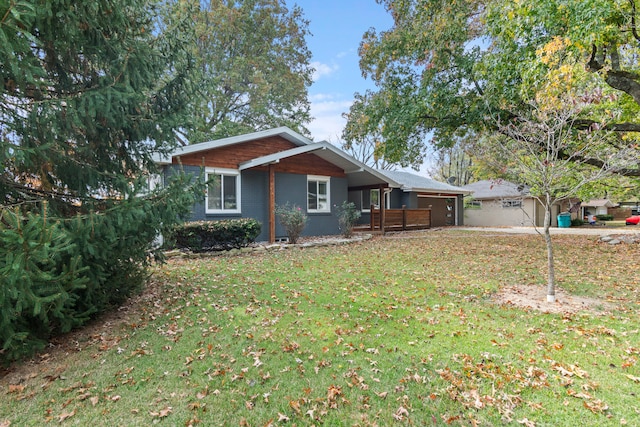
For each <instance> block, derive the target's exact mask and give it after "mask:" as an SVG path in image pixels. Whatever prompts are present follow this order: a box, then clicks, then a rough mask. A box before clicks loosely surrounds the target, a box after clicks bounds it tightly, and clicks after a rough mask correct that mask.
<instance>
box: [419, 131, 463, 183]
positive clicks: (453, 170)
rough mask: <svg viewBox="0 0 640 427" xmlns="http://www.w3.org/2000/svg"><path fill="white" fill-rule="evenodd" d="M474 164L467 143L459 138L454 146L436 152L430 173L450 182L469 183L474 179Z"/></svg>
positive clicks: (435, 177)
mask: <svg viewBox="0 0 640 427" xmlns="http://www.w3.org/2000/svg"><path fill="white" fill-rule="evenodd" d="M473 165H474V162H473V158H472V156H471V155H470V154H469V153H468V150H467V143H466V142H465V141H463V140H459V141H457V142H456V144H455V145H454V146H452V147H444V148H441V149H439V150H437V151H436V152H435V153H434V156H433V161H432V163H431V167H430V168H429V174H430V175H431V176H432V177H433V178H434V179H437V180H440V181H443V182H448V183H449V184H453V185H467V184H469V183H471V182H472V181H474V174H473V169H472V168H473Z"/></svg>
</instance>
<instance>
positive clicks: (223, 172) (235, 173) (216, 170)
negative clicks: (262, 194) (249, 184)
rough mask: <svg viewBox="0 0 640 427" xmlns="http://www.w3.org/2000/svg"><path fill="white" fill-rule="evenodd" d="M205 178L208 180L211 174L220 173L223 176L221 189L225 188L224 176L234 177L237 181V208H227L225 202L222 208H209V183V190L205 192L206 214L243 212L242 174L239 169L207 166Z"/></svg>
mask: <svg viewBox="0 0 640 427" xmlns="http://www.w3.org/2000/svg"><path fill="white" fill-rule="evenodd" d="M204 174H205V180H206V181H208V180H209V179H210V178H209V176H210V175H218V176H222V177H223V178H222V185H221V186H220V189H221V191H222V190H223V189H224V179H225V178H224V177H225V176H227V177H233V178H235V181H236V208H235V209H225V208H224V203H223V204H222V209H209V186H208V185H207V191H206V192H205V197H204V211H205V213H206V214H218V215H220V214H238V213H242V206H241V200H242V198H241V195H242V194H241V185H240V184H241V175H240V171H239V170H237V169H224V168H205V171H204Z"/></svg>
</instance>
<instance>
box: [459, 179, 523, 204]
mask: <svg viewBox="0 0 640 427" xmlns="http://www.w3.org/2000/svg"><path fill="white" fill-rule="evenodd" d="M462 188H463V189H465V190H469V191H471V192H473V198H474V199H503V198H508V197H530V195H529V187H527V186H526V185H517V184H514V183H512V182H509V181H505V180H502V179H499V180H490V179H485V180H483V181H478V182H474V183H472V184H467V185H464V186H462Z"/></svg>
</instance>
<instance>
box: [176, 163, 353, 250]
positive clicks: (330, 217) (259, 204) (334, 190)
mask: <svg viewBox="0 0 640 427" xmlns="http://www.w3.org/2000/svg"><path fill="white" fill-rule="evenodd" d="M177 168H178V166H167V167H165V169H164V179H165V180H166V179H167V178H168V177H169V176H171V175H172V174H173V173H175V171H176V170H177ZM182 168H183V170H184V172H185V173H187V174H192V175H193V176H194V177H198V176H199V175H200V168H199V167H195V166H184V167H182ZM275 179H276V205H278V206H279V205H284V204H286V203H287V202H289V204H292V205H293V204H295V205H297V206H300V207H301V208H302V209H303V210H305V211H306V209H307V175H297V174H290V173H276V175H275ZM240 180H241V190H240V191H241V201H240V209H241V211H242V213H237V214H226V215H225V214H222V215H221V214H207V213H205V205H204V202H205V198H204V195H203V196H202V198H201V199H200V200H199V201H197V202H196V203H195V205H194V206H193V208H192V210H191V218H190V220H191V221H216V220H222V219H232V218H254V219H256V220H258V221H260V223H261V224H262V231H261V233H260V235H259V236H258V237H257V239H256V240H257V241H266V240H269V176H268V173H267V172H265V171H243V172H242V173H241V178H240ZM329 191H330V193H329V197H330V203H331V212H329V213H308V214H307V216H308V217H309V220H308V222H307V226H306V227H305V229H304V230H303V232H302V235H303V236H320V235H333V234H339V233H340V229H339V227H338V218H337V217H336V210H335V205H340V204H342V202H343V201H344V200H347V179H346V178H334V177H332V178H331V187H330V190H329ZM286 235H287V234H286V232H285V231H284V228H283V227H282V225H281V224H280V222H279V221H278V220H277V219H276V238H284V237H286Z"/></svg>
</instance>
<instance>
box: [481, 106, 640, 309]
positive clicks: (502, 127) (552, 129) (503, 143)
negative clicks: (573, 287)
mask: <svg viewBox="0 0 640 427" xmlns="http://www.w3.org/2000/svg"><path fill="white" fill-rule="evenodd" d="M557 101H559V102H555V103H548V102H532V103H531V104H530V106H531V114H530V115H529V116H528V117H526V118H525V117H519V118H518V119H516V120H514V121H511V122H509V123H504V122H500V121H498V120H496V123H497V128H498V130H499V133H500V136H499V137H497V138H496V140H494V141H492V142H491V143H487V142H486V141H485V143H484V144H482V145H480V144H479V145H478V147H476V155H477V156H479V157H481V158H482V160H483V161H485V162H487V163H488V164H494V165H495V164H496V162H500V165H499V166H500V168H501V169H502V170H504V171H505V172H506V174H507V175H509V176H510V177H511V178H513V179H515V180H517V182H519V183H522V184H526V185H528V186H529V190H530V193H531V196H532V197H534V198H535V199H536V200H538V202H540V203H541V204H542V206H543V207H544V210H545V216H544V227H543V233H542V234H543V236H544V240H545V242H546V247H547V264H548V277H547V301H548V302H554V301H555V285H556V278H555V269H554V257H553V244H552V240H551V234H550V231H549V228H550V226H551V212H552V210H551V208H552V207H553V206H554V205H556V204H559V203H562V202H563V201H566V200H567V199H569V198H571V197H575V196H576V195H578V193H579V191H580V189H581V188H583V187H584V186H586V185H587V184H590V183H593V182H596V181H599V180H602V179H603V178H605V177H607V176H609V175H612V174H614V173H616V172H618V171H619V170H622V169H624V168H626V167H629V166H630V165H631V164H633V163H634V162H636V163H637V161H638V151H637V147H635V145H634V143H631V144H629V143H625V142H624V141H623V140H622V139H619V135H614V134H613V133H612V132H605V131H603V130H602V129H605V128H606V123H598V124H595V125H592V126H590V127H589V128H588V129H584V128H582V127H579V126H578V123H577V122H576V119H575V118H576V117H580V114H581V113H586V109H587V108H588V106H589V104H588V102H587V101H585V100H584V99H578V98H576V97H575V96H573V95H570V94H565V95H562V96H561V97H559V98H558V99H557ZM594 160H597V163H598V164H599V166H598V167H594V166H593V164H594V163H596V162H594Z"/></svg>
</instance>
